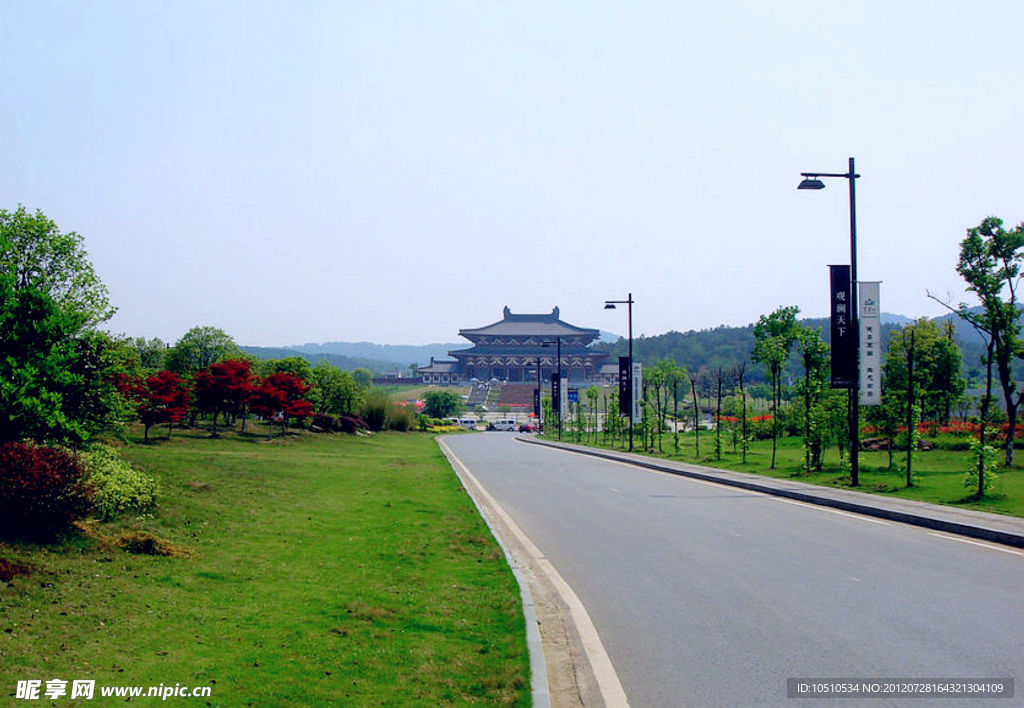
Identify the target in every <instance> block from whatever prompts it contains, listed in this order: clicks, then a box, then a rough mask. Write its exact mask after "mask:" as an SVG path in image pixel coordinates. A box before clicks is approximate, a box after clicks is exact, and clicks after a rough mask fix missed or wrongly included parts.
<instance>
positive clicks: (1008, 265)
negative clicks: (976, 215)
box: [956, 216, 1024, 466]
mask: <svg viewBox="0 0 1024 708" xmlns="http://www.w3.org/2000/svg"><path fill="white" fill-rule="evenodd" d="M1022 248H1024V223H1022V224H1019V225H1018V226H1017V227H1016V228H1014V229H1013V230H1010V231H1007V230H1006V229H1004V228H1003V221H1002V219H999V218H996V217H993V216H990V217H988V218H986V219H985V220H984V221H982V222H981V224H980V225H978V226H977V227H975V228H972V229H968V230H967V237H966V238H965V239H964V240H963V241H961V242H960V258H959V261H958V262H957V268H956V270H957V273H959V274H960V276H961V277H962V278H963V279H964V280H965V281H966V282H967V290H969V291H970V292H973V293H974V294H975V295H976V296H977V297H978V299H979V300H980V301H981V306H982V311H981V312H980V313H978V312H972V310H971V308H970V307H969V306H968V305H967V304H966V303H961V305H960V307H959V309H958V310H957V312H958V314H959V315H960V316H961V317H963V318H964V319H965V320H967V321H968V322H970V323H971V324H972V325H973V326H974V327H975V329H977V330H979V331H981V332H984V333H986V334H987V335H988V337H989V338H990V339H991V345H992V346H991V351H992V355H991V356H990V357H989V360H990V365H991V364H994V365H995V368H996V371H997V372H998V375H999V385H1000V387H1001V388H1002V392H1003V403H1004V405H1005V408H1006V416H1007V419H1008V422H1009V426H1008V429H1007V434H1006V454H1005V463H1006V465H1007V466H1010V465H1012V464H1013V442H1014V438H1015V434H1016V430H1017V411H1018V409H1019V407H1020V404H1021V399H1022V397H1024V392H1021V391H1018V390H1017V382H1016V380H1015V379H1014V376H1013V368H1012V366H1013V362H1014V359H1015V358H1016V357H1017V355H1018V353H1019V352H1020V351H1021V346H1020V341H1019V335H1020V307H1019V306H1018V305H1017V284H1018V280H1019V277H1020V262H1021V259H1022V258H1024V253H1022Z"/></svg>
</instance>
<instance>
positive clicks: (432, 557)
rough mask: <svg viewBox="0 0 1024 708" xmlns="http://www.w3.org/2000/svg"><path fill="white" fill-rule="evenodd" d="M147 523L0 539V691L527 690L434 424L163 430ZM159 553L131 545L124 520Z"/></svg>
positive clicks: (419, 698) (261, 697) (514, 642)
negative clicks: (87, 687)
mask: <svg viewBox="0 0 1024 708" xmlns="http://www.w3.org/2000/svg"><path fill="white" fill-rule="evenodd" d="M123 452H124V454H125V456H126V457H127V458H128V459H129V460H131V461H132V463H133V464H135V465H136V466H137V467H139V468H141V469H144V470H145V471H147V472H149V473H151V474H153V475H154V476H156V477H157V478H158V479H159V480H160V484H161V488H162V494H161V509H160V512H159V513H158V515H157V516H156V517H155V518H152V519H143V520H128V521H123V522H120V523H111V524H91V525H89V526H88V527H87V529H88V530H87V533H83V534H76V535H73V536H72V537H70V538H69V539H67V540H66V542H65V543H63V544H61V545H56V546H49V547H44V546H37V545H32V544H14V543H7V544H0V559H2V560H5V561H6V562H7V565H8V566H10V567H19V568H20V569H21V572H20V573H18V574H16V575H15V577H13V579H12V580H10V581H9V582H7V583H3V584H2V585H0V677H2V682H0V690H2V691H3V693H0V695H7V694H12V695H13V693H14V689H15V684H16V682H17V681H18V680H27V679H42V680H43V681H44V686H45V681H47V680H49V679H53V678H61V679H64V680H67V681H69V686H70V681H71V680H73V679H94V680H96V684H97V686H101V685H145V686H149V685H152V686H156V685H158V684H161V683H163V684H165V685H170V686H173V685H174V684H176V683H180V684H182V685H183V686H212V698H211V699H209V700H210V701H211V703H212V704H213V705H295V706H305V705H323V704H345V705H366V704H390V705H408V704H420V705H445V704H454V703H467V702H479V703H485V704H492V703H517V704H528V703H529V662H528V656H527V649H526V643H525V632H524V623H523V617H522V611H521V606H520V599H519V591H518V588H517V586H516V583H515V579H514V578H513V576H512V573H511V571H510V570H509V568H508V567H507V565H506V563H505V560H504V557H503V556H502V554H501V551H500V549H499V548H498V546H497V544H496V543H495V541H494V540H493V538H492V537H491V536H490V533H489V531H488V530H487V528H486V526H485V525H484V523H483V521H482V520H481V519H480V518H479V516H478V515H477V512H476V509H475V508H474V506H473V504H472V502H471V501H470V499H469V498H468V496H467V495H466V494H465V492H464V491H463V489H462V487H461V485H460V484H459V482H458V479H457V478H456V477H455V475H454V473H453V472H452V470H451V468H450V467H449V465H448V463H447V461H446V460H445V459H444V457H443V456H442V455H441V453H440V451H439V449H438V447H437V445H436V443H435V442H434V440H433V439H432V438H431V437H430V436H427V435H421V434H380V435H375V436H372V437H369V438H354V437H348V436H334V435H330V436H322V437H317V436H312V435H301V436H293V437H289V438H286V439H285V440H284V441H279V440H275V441H274V442H271V443H268V442H266V441H265V438H263V436H261V435H259V434H256V435H253V436H234V435H230V434H229V435H225V436H223V437H221V438H219V439H209V438H208V437H207V435H206V434H205V433H194V434H191V435H190V434H188V433H185V434H178V435H176V437H175V439H174V440H171V441H160V442H158V443H157V444H153V445H133V446H131V447H128V448H126V449H125V450H124V451H123ZM132 535H134V536H135V537H136V538H137V539H138V538H143V539H145V538H147V537H152V538H154V539H156V540H155V541H153V542H150V543H149V544H148V545H147V544H146V543H142V544H141V547H142V548H148V549H149V550H152V547H153V546H154V545H155V546H157V547H158V548H165V549H167V551H168V552H170V553H171V554H172V555H169V556H152V555H139V554H132V553H128V552H126V551H124V550H122V548H121V547H120V546H119V545H118V541H119V540H120V539H122V538H123V537H126V536H132Z"/></svg>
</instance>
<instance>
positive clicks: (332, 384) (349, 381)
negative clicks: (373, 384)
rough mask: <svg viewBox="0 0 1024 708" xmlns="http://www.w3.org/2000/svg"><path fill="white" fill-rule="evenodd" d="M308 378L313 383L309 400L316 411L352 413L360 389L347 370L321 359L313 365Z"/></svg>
mask: <svg viewBox="0 0 1024 708" xmlns="http://www.w3.org/2000/svg"><path fill="white" fill-rule="evenodd" d="M309 380H310V381H311V382H312V383H313V390H312V391H310V392H309V400H310V402H311V403H312V404H313V409H314V411H315V412H316V413H332V414H336V415H352V413H353V412H354V411H355V410H356V409H357V408H358V407H359V402H360V400H361V396H362V389H360V388H359V387H358V386H357V385H356V382H355V379H353V378H352V374H350V373H349V372H347V371H342V370H341V369H339V368H338V367H337V366H334V365H333V364H330V363H328V362H326V361H321V362H319V363H317V365H316V366H314V367H313V370H312V377H311V378H310V379H309Z"/></svg>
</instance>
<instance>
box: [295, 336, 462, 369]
mask: <svg viewBox="0 0 1024 708" xmlns="http://www.w3.org/2000/svg"><path fill="white" fill-rule="evenodd" d="M470 346H472V345H471V344H470V343H469V342H462V343H461V344H459V343H455V344H443V343H437V344H423V345H412V344H373V343H372V342H324V343H323V344H315V343H309V344H301V345H295V346H291V347H288V349H293V350H295V351H299V352H303V353H304V354H312V355H318V354H336V355H339V356H346V357H355V358H360V357H361V358H364V359H373V360H376V361H385V362H388V363H390V364H392V365H394V364H397V365H399V366H400V367H402V368H407V367H408V366H409V364H413V363H415V364H418V365H420V366H426V365H427V364H429V363H430V357H434V358H435V359H448V358H449V356H448V352H449V351H451V350H453V349H466V348H468V347H470ZM391 368H394V366H392V367H391Z"/></svg>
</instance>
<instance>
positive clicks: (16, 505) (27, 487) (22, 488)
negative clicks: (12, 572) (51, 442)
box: [0, 442, 93, 539]
mask: <svg viewBox="0 0 1024 708" xmlns="http://www.w3.org/2000/svg"><path fill="white" fill-rule="evenodd" d="M92 497H93V489H92V487H91V486H90V485H89V483H88V475H87V472H86V470H85V466H84V465H83V464H82V461H81V460H80V459H79V458H78V456H76V455H75V454H74V453H72V452H70V451H68V450H63V449H59V448H52V447H37V446H35V445H32V444H31V443H17V442H9V443H5V444H3V445H0V534H2V535H5V536H13V537H20V538H34V539H46V538H49V537H52V536H54V535H55V534H57V533H59V532H60V531H63V530H64V529H66V528H67V527H68V526H70V524H71V522H72V521H75V520H76V519H80V518H82V517H83V516H85V515H86V514H88V513H89V510H90V509H91V508H92Z"/></svg>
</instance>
